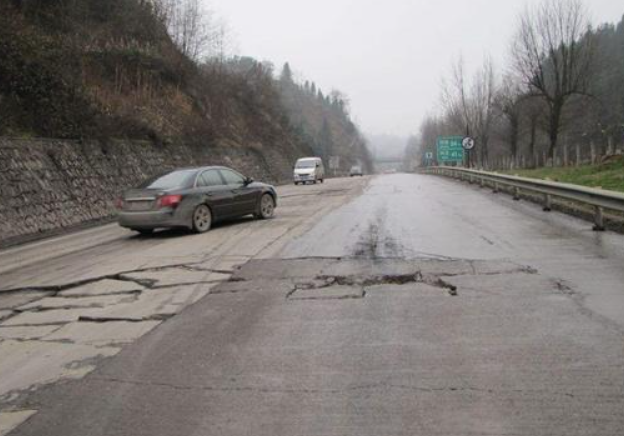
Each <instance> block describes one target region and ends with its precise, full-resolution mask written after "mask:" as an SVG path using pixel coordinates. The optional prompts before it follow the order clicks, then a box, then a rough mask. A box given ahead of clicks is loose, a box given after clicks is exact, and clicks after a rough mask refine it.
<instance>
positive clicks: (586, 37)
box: [512, 0, 593, 164]
mask: <svg viewBox="0 0 624 436" xmlns="http://www.w3.org/2000/svg"><path fill="white" fill-rule="evenodd" d="M590 29H591V27H590V23H589V20H588V18H587V12H586V9H585V6H584V5H583V3H582V1H581V0H544V1H543V2H542V3H541V4H540V5H539V6H537V7H535V8H527V10H526V11H525V13H524V14H523V15H522V16H521V18H520V23H519V26H518V31H517V34H516V37H515V39H514V41H513V45H512V55H513V67H514V70H515V72H516V73H517V74H518V76H519V77H520V79H521V80H522V82H523V83H524V84H525V85H526V87H527V88H528V90H529V93H530V94H531V95H533V96H536V97H540V98H542V99H543V100H544V101H545V103H546V106H547V116H548V129H547V130H548V135H549V139H550V145H549V155H550V158H551V159H552V161H553V164H554V157H555V149H556V147H557V141H558V138H559V133H560V132H561V129H562V115H563V112H564V109H565V107H566V104H567V103H568V102H569V100H570V98H571V97H573V96H574V95H579V94H587V92H588V89H589V84H590V79H591V70H592V60H593V47H592V37H591V33H590V32H589V31H590Z"/></svg>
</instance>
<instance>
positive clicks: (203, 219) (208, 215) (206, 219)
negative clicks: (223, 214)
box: [193, 204, 212, 233]
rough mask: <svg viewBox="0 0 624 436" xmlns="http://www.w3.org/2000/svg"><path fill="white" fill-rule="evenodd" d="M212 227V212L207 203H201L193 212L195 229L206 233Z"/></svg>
mask: <svg viewBox="0 0 624 436" xmlns="http://www.w3.org/2000/svg"><path fill="white" fill-rule="evenodd" d="M210 227H212V212H211V211H210V208H209V207H208V206H206V205H205V204H200V205H199V206H197V207H196V208H195V211H194V212H193V231H194V232H195V233H205V232H207V231H208V230H210Z"/></svg>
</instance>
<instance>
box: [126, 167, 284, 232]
mask: <svg viewBox="0 0 624 436" xmlns="http://www.w3.org/2000/svg"><path fill="white" fill-rule="evenodd" d="M116 206H117V209H118V221H119V225H120V226H122V227H126V228H128V229H132V230H135V231H137V232H140V233H143V234H149V233H152V232H153V231H154V230H155V229H159V228H187V229H190V230H193V231H195V232H197V233H203V232H207V231H208V230H210V227H211V226H212V224H213V223H214V222H216V221H220V220H224V219H228V218H236V217H241V216H245V215H254V216H255V217H256V218H258V219H268V218H271V217H273V214H274V211H275V208H276V206H277V192H276V191H275V188H274V187H273V186H271V185H267V184H265V183H259V182H254V181H253V180H252V179H250V178H248V177H244V176H242V175H241V174H239V173H237V172H236V171H234V170H232V169H230V168H225V167H203V168H185V169H180V170H175V171H170V172H168V173H166V174H163V175H160V176H157V177H154V178H152V179H150V180H148V181H146V182H145V183H143V184H142V185H141V186H139V187H138V188H136V189H132V190H129V191H128V192H126V193H125V194H124V195H123V197H122V198H120V199H119V200H118V201H117V204H116Z"/></svg>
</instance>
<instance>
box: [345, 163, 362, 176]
mask: <svg viewBox="0 0 624 436" xmlns="http://www.w3.org/2000/svg"><path fill="white" fill-rule="evenodd" d="M363 175H364V172H363V171H362V167H361V166H359V165H353V166H352V167H351V171H349V176H351V177H353V176H360V177H361V176H363Z"/></svg>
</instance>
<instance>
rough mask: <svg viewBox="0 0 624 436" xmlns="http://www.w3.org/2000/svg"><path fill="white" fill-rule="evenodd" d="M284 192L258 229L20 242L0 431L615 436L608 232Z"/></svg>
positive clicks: (618, 252)
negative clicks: (34, 245)
mask: <svg viewBox="0 0 624 436" xmlns="http://www.w3.org/2000/svg"><path fill="white" fill-rule="evenodd" d="M281 194H282V196H283V197H284V198H283V200H282V202H281V207H280V209H278V213H279V216H278V218H277V219H275V220H271V221H269V222H254V221H249V220H242V221H239V222H237V223H232V224H227V225H224V226H220V227H218V228H217V229H215V230H213V231H211V232H210V233H209V234H207V235H201V236H191V235H186V234H179V233H175V232H167V233H165V234H161V235H158V236H156V237H154V238H138V237H131V236H129V235H128V234H126V233H123V232H121V233H120V231H119V230H118V229H116V228H114V227H110V228H108V229H107V230H106V229H104V230H99V231H97V232H101V233H97V235H99V236H98V242H97V245H96V246H94V247H90V248H83V245H84V246H85V247H87V246H88V243H86V240H88V238H89V236H88V233H85V235H87V236H84V237H83V236H74V237H72V238H71V240H70V241H69V242H67V243H66V244H65V242H64V241H67V240H64V239H63V238H61V240H59V241H58V242H57V243H56V244H53V245H56V246H58V247H59V250H61V251H60V252H61V253H63V254H62V255H61V256H55V255H54V253H53V252H50V254H49V255H47V256H43V255H40V256H36V255H35V254H36V252H37V250H34V251H33V252H32V253H31V255H29V254H28V253H29V249H28V248H25V249H23V250H22V251H20V252H19V253H21V254H20V256H22V258H23V259H24V260H23V261H21V262H20V261H16V260H13V261H12V265H11V266H10V267H5V268H4V270H5V272H4V273H2V274H0V283H1V288H2V289H4V290H5V291H7V290H8V291H10V290H12V292H8V293H6V292H5V293H4V294H1V293H0V303H2V301H3V296H4V300H5V303H4V306H6V307H9V306H11V307H9V309H8V311H9V312H10V313H9V315H5V316H7V318H6V319H5V320H4V321H3V322H2V323H0V351H1V353H0V376H1V377H0V380H2V381H0V410H2V412H0V433H1V432H2V429H3V428H5V429H11V428H16V429H15V430H14V432H13V433H11V436H14V435H59V436H60V435H63V436H66V435H67V436H69V435H102V436H103V435H106V436H109V435H133V436H134V435H150V436H159V435H247V434H250V435H267V436H268V435H272V436H276V435H371V436H373V435H374V436H378V435H445V436H452V435H527V436H529V435H531V436H535V435H566V436H569V435H590V434H591V435H618V434H624V415H623V414H622V413H621V412H622V410H624V347H623V346H622V344H623V343H624V286H623V285H622V283H624V268H623V267H622V265H624V237H622V236H620V235H615V234H611V233H593V232H591V225H590V224H588V223H585V222H582V221H580V220H577V219H574V218H570V217H567V216H564V215H561V214H558V213H551V214H545V213H543V212H541V209H540V208H539V207H538V206H536V205H531V204H527V203H517V202H513V201H512V200H511V199H510V198H508V197H504V196H502V195H493V194H491V193H490V192H489V191H486V190H480V189H478V188H476V187H471V186H467V185H463V184H459V183H457V182H455V181H450V180H445V179H440V178H435V177H432V176H420V175H402V174H397V175H388V176H380V177H376V178H374V179H372V180H367V179H344V180H332V181H330V183H328V184H326V185H325V186H315V187H297V188H295V187H286V188H282V190H281ZM108 232H110V233H108ZM64 244H65V245H64ZM69 246H71V247H73V248H70V247H69ZM46 247H50V245H46ZM13 254H14V255H15V252H14V253H13ZM5 255H6V254H5ZM2 256H3V254H1V253H0V262H1V261H2V259H3V257H2ZM13 259H15V256H14V257H13ZM29 259H30V260H29ZM1 270H2V268H1V267H0V271H1ZM50 286H53V287H58V288H54V289H53V288H50ZM85 286H86V288H85ZM20 288H28V289H29V290H28V291H20V292H16V289H20ZM137 288H140V289H137ZM33 292H38V293H39V294H41V295H39V294H38V295H36V298H35V297H34V296H33ZM44 294H45V295H44ZM129 295H131V296H132V298H130V297H129ZM9 298H11V299H12V300H11V301H13V303H11V304H9V302H10V301H9ZM93 298H95V299H96V300H89V299H93ZM16 299H18V300H20V301H19V303H20V305H19V306H16V303H15V300H16ZM67 300H71V304H70V305H69V306H68V305H67V304H68V303H67ZM0 307H2V306H0ZM16 307H17V310H16ZM0 310H1V309H0ZM6 311H7V309H5V312H6ZM11 329H14V330H13V332H12V333H11V334H12V335H14V337H13V338H11V337H10V334H9V333H8V332H9V331H11ZM2 335H4V336H2ZM20 335H21V336H20ZM59 347H61V348H62V347H66V348H63V349H62V350H61V351H58V349H59ZM55 353H56V354H55ZM13 355H15V356H18V357H16V358H7V357H6V356H13ZM67 355H70V357H67V358H66V356H67ZM49 356H52V358H50V357H49ZM46 359H48V360H46ZM50 359H51V360H50ZM40 360H42V361H43V363H42V364H39V365H35V364H33V363H32V362H33V361H36V362H39V361H40ZM22 367H23V368H26V369H28V370H22ZM50 368H52V369H50ZM55 368H56V369H55ZM19 424H21V425H19ZM3 426H4V427H3ZM7 431H8V430H7Z"/></svg>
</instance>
